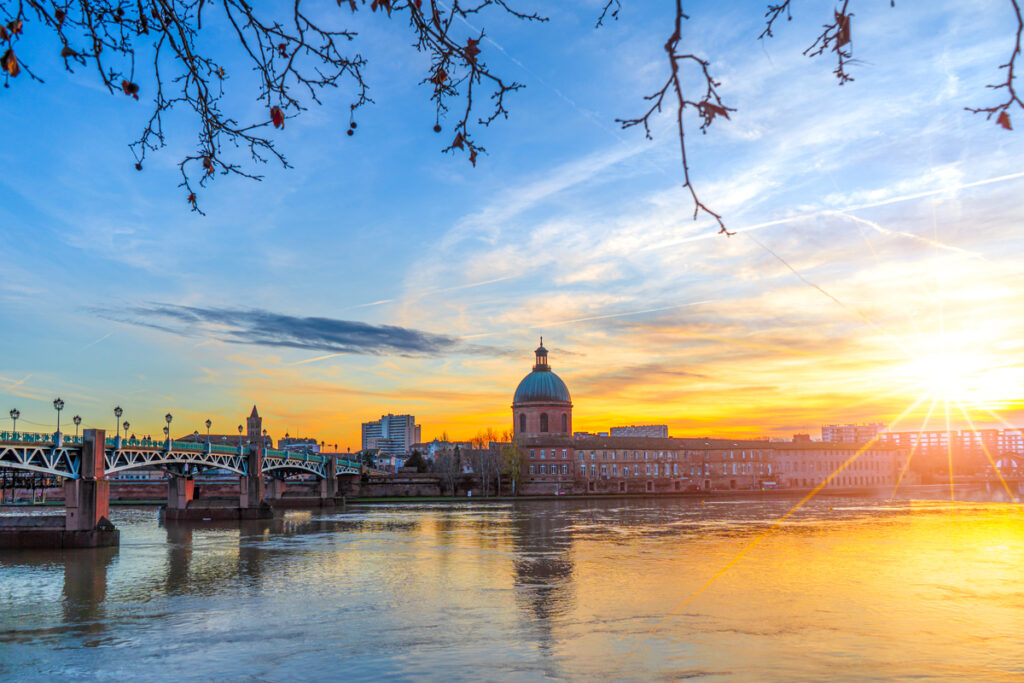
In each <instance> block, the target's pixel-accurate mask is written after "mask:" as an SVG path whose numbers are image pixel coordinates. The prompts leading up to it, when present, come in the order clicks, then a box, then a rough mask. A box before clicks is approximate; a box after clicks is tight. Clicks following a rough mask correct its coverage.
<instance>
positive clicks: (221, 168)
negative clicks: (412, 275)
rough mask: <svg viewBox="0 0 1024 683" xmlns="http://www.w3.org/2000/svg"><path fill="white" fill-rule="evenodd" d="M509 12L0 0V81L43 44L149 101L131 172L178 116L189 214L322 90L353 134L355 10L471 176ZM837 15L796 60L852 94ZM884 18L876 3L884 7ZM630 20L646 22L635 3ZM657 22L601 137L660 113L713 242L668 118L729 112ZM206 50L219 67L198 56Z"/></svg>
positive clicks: (240, 2) (470, 4)
mask: <svg viewBox="0 0 1024 683" xmlns="http://www.w3.org/2000/svg"><path fill="white" fill-rule="evenodd" d="M855 1H856V0H854V2H855ZM1007 1H1008V6H1007V10H1008V13H1007V19H1010V17H1011V14H1010V10H1012V17H1013V19H1014V22H1013V23H1015V24H1016V39H1015V41H1014V43H1013V46H1012V48H1013V49H1012V50H1011V49H1008V50H1007V52H1008V53H1009V58H1008V59H1007V61H1006V63H1005V64H1003V65H1001V66H1000V67H999V68H1000V70H1002V69H1005V76H1006V78H1005V80H999V81H997V82H996V83H994V84H992V85H989V86H988V87H989V88H991V89H992V90H993V92H996V93H998V94H999V96H1000V97H999V98H998V101H997V102H996V103H995V104H993V105H990V106H982V107H976V108H970V109H969V111H972V112H974V113H979V114H985V115H986V117H987V118H989V119H992V118H995V122H996V123H997V124H998V125H1000V126H1002V127H1003V128H1005V129H1007V130H1010V129H1011V128H1012V126H1011V122H1010V110H1011V109H1014V110H1015V111H1016V110H1017V109H1021V108H1024V102H1022V101H1021V99H1020V97H1018V95H1017V92H1016V90H1015V83H1014V69H1015V66H1016V60H1017V58H1018V57H1019V56H1020V54H1021V35H1022V30H1024V20H1022V14H1021V6H1020V4H1019V0H1007ZM524 2H525V0H524ZM513 3H514V0H468V1H467V0H337V7H336V8H335V10H334V11H335V12H336V14H334V15H333V16H332V15H331V14H330V13H325V12H322V11H320V8H321V7H322V5H320V4H317V3H313V2H312V1H311V0H294V1H293V2H290V3H283V2H269V3H261V4H260V6H259V8H258V9H257V8H256V7H254V6H252V5H250V4H249V3H248V2H247V1H246V0H0V18H2V20H3V21H4V23H5V25H4V26H0V42H3V43H6V51H5V52H4V53H3V56H2V57H0V68H2V69H3V72H4V77H5V80H9V79H11V78H14V77H17V76H18V75H19V74H21V73H24V74H26V75H27V76H28V77H29V78H32V79H35V80H41V78H40V76H39V75H38V74H37V73H36V72H35V71H34V70H33V68H32V67H31V66H30V65H29V64H27V63H26V62H25V61H24V60H23V58H22V56H23V52H24V51H22V49H21V48H22V43H23V41H34V42H35V44H36V45H43V44H44V43H45V42H46V41H48V40H49V41H53V50H54V55H56V54H57V53H59V55H60V59H61V60H63V64H64V67H65V68H66V69H67V70H68V71H72V70H73V69H74V67H76V66H82V67H85V66H91V67H94V68H95V70H96V74H97V75H98V76H99V80H100V82H101V83H102V84H103V86H104V87H105V88H106V89H107V90H108V91H109V92H110V93H113V94H121V95H123V96H126V97H130V98H132V99H133V100H138V99H139V98H140V95H141V96H143V97H146V98H150V97H152V105H151V107H152V108H151V110H150V117H149V120H148V122H147V123H146V125H145V127H144V128H143V130H142V132H141V134H140V135H139V137H138V138H137V139H136V140H135V141H134V142H133V143H132V144H131V149H132V152H133V153H134V156H135V167H136V168H137V169H138V170H142V167H143V162H144V161H145V159H146V155H147V154H148V153H150V152H152V151H155V150H157V149H159V148H161V147H163V146H165V144H166V142H167V141H166V131H165V129H164V116H165V115H168V114H169V113H170V112H171V111H172V110H174V109H176V108H179V107H180V108H184V109H186V110H189V111H190V113H191V115H192V117H193V119H194V121H195V124H196V127H197V128H198V138H197V140H196V146H195V148H194V149H193V150H192V151H191V152H190V153H187V154H186V155H185V156H184V157H183V158H182V159H180V160H179V162H178V168H179V171H180V174H181V183H180V187H182V188H183V191H184V193H185V195H186V198H187V201H188V203H189V205H190V206H191V208H192V210H193V211H200V209H199V202H198V198H197V196H196V191H197V189H198V188H199V187H203V186H205V185H206V184H207V183H208V182H209V181H210V180H211V179H213V178H214V177H215V175H217V174H236V175H241V176H244V177H247V178H252V179H259V178H261V176H260V174H259V173H258V172H257V171H256V170H255V168H254V166H256V165H258V164H262V163H266V162H267V161H269V160H273V161H276V162H277V163H280V164H281V165H282V166H284V167H288V165H289V164H288V161H287V160H286V159H285V157H284V155H283V154H281V152H279V151H278V149H277V147H276V145H275V142H274V140H273V138H272V137H271V134H272V133H273V131H272V130H271V127H273V128H274V129H283V128H284V127H285V123H286V121H287V120H288V119H290V118H292V117H295V116H297V115H298V114H299V113H300V112H302V111H303V110H305V109H307V108H308V107H309V106H310V105H311V104H319V103H320V97H321V95H322V94H323V92H324V90H325V89H327V88H337V87H339V86H342V85H344V86H346V87H348V88H350V89H351V90H352V97H351V101H350V103H349V105H348V106H349V128H348V130H347V133H348V134H349V135H353V134H354V133H355V130H356V126H357V122H356V119H355V113H356V112H357V111H358V110H359V109H360V108H361V107H363V106H364V105H366V104H367V103H369V102H371V99H370V97H369V95H368V84H367V82H366V80H365V78H364V68H365V67H366V60H365V59H364V58H363V57H362V56H361V55H360V54H359V53H358V52H355V51H354V50H353V49H352V45H353V41H355V40H356V38H357V34H356V32H355V31H353V30H352V29H351V28H350V22H349V21H348V18H349V17H350V13H353V12H357V11H360V10H366V9H367V8H368V9H369V10H370V11H372V12H376V13H378V16H381V17H384V18H387V19H395V20H396V21H397V20H400V21H402V22H403V23H405V24H406V25H407V30H408V31H409V34H410V36H409V37H411V42H412V46H413V48H414V49H415V50H417V51H419V52H421V53H424V54H426V55H427V56H428V57H429V61H430V66H429V67H427V68H426V70H425V71H424V72H423V73H421V74H420V75H421V76H422V80H421V81H420V83H421V84H422V85H423V86H425V89H426V92H427V93H429V95H428V96H429V99H430V100H431V101H432V102H433V105H434V111H435V115H434V123H433V127H434V131H436V132H438V133H441V132H443V130H444V126H443V125H442V122H445V123H446V124H447V125H448V132H447V134H446V135H445V137H444V138H443V139H444V142H443V143H442V151H443V152H455V151H456V150H457V151H459V152H461V153H464V154H466V156H467V159H468V160H469V162H470V163H471V164H473V165H474V166H475V165H476V162H477V159H478V155H479V154H480V153H482V152H484V151H485V150H484V147H483V146H482V145H481V144H480V143H479V142H477V139H476V129H477V127H478V126H484V127H486V126H489V125H490V124H491V123H493V122H494V121H495V120H497V119H501V118H506V117H507V116H508V114H509V112H508V109H506V102H505V97H506V95H509V94H510V93H514V92H515V91H516V90H519V89H520V88H522V87H523V86H522V84H520V83H517V82H515V81H513V80H510V79H509V78H507V77H505V76H502V75H500V74H498V73H497V72H495V71H493V70H492V69H491V68H490V67H489V66H488V64H487V63H486V61H485V57H486V56H487V54H488V52H489V50H488V48H489V46H488V44H487V43H486V42H485V37H486V35H487V34H486V31H485V30H484V29H483V28H481V29H479V30H477V29H473V28H471V27H472V26H473V25H480V24H481V23H482V22H484V21H486V20H487V19H488V18H493V17H495V16H497V15H506V16H511V17H513V18H515V19H519V20H522V21H523V22H526V23H538V22H545V21H547V20H548V19H547V17H544V16H541V15H540V14H537V13H534V12H530V11H529V10H519V9H517V8H516V7H514V6H513ZM516 4H518V3H516ZM851 4H853V3H851V0H844V1H843V4H842V7H841V8H839V9H835V10H832V13H831V14H826V17H825V22H826V23H825V24H824V25H823V30H822V31H821V32H820V33H819V34H818V35H817V37H816V38H815V39H814V41H813V42H812V43H811V45H810V46H809V47H808V48H807V49H806V50H805V51H804V54H805V55H807V56H809V57H818V56H822V55H831V56H832V57H833V58H834V59H835V60H836V67H835V69H834V70H833V71H834V73H835V75H836V78H837V80H838V82H839V84H840V85H843V84H845V83H849V82H851V81H853V76H852V75H851V74H850V67H851V66H852V65H854V64H856V62H857V60H855V59H854V57H853V38H852V37H853V33H852V30H851V27H852V21H853V16H854V14H853V11H852V10H851ZM894 4H895V0H891V1H890V5H894ZM636 6H637V7H638V8H641V11H646V10H647V6H646V5H644V4H641V3H637V4H636ZM673 9H674V11H673V12H672V15H671V26H667V27H666V34H668V39H667V40H666V41H665V43H664V47H663V49H664V51H665V57H666V61H665V75H664V76H663V79H664V80H663V82H662V85H661V86H660V87H656V88H655V89H654V91H653V92H652V93H651V94H650V95H648V96H647V98H646V100H647V103H646V104H645V105H644V106H645V109H644V110H643V111H642V112H641V114H640V115H638V116H635V117H633V118H622V119H617V122H618V123H619V124H620V125H621V126H622V127H623V128H632V127H642V128H643V131H644V134H645V135H646V137H648V138H650V137H651V125H650V124H651V120H652V118H653V117H654V116H655V115H656V114H657V113H659V112H661V111H663V110H665V109H670V110H672V111H673V113H674V118H675V120H676V128H677V132H678V137H679V145H680V157H681V161H682V176H683V188H685V189H686V190H688V191H689V193H690V196H691V197H692V200H693V206H694V212H693V216H694V218H695V219H696V218H697V217H698V216H699V215H700V214H701V213H703V214H705V215H707V216H709V217H710V218H712V219H714V220H715V221H716V222H717V223H718V225H719V228H720V232H722V233H726V234H729V233H728V231H727V230H726V227H725V222H724V221H723V219H722V217H721V215H720V214H719V213H717V212H715V211H714V210H712V209H711V208H709V207H708V206H706V205H705V204H704V203H703V202H702V201H701V200H700V198H699V197H698V195H697V191H696V189H695V188H694V185H693V182H692V180H691V176H690V165H689V161H688V159H687V147H686V133H685V127H684V114H685V112H686V111H687V110H689V111H690V112H692V113H693V115H695V118H696V121H697V122H699V126H698V127H699V130H700V131H701V132H702V133H704V132H706V131H707V130H708V128H709V127H710V126H711V124H712V123H713V122H714V121H715V120H716V119H728V118H729V112H732V111H735V109H734V108H733V107H730V106H728V105H727V104H726V103H725V101H724V99H723V97H722V94H721V93H720V91H719V86H720V83H719V82H718V81H717V80H715V78H714V76H713V75H712V70H711V61H710V60H709V59H705V58H704V57H702V56H699V55H698V54H697V53H695V52H691V51H688V49H686V48H684V47H683V46H682V33H683V23H684V20H686V19H688V18H689V17H688V15H687V14H686V13H685V12H684V11H683V1H682V0H675V2H674V8H673ZM621 11H622V3H621V0H606V1H605V2H604V4H603V6H602V9H601V12H600V15H599V16H598V17H597V20H596V22H595V28H600V27H601V26H602V25H604V24H605V22H606V21H607V20H612V19H617V18H618V16H619V14H620V12H621ZM819 11H820V10H819ZM783 16H785V17H786V19H790V18H791V0H769V3H768V5H767V11H766V12H765V28H764V30H763V31H762V32H761V34H760V36H759V38H760V39H768V38H771V37H772V36H773V35H774V31H775V30H776V29H777V26H776V23H777V22H778V20H779V19H780V18H781V17H783ZM1013 23H1011V22H1010V21H1007V26H1008V33H1012V32H1013V28H1012V26H1013ZM398 30H399V29H396V33H397V31H398ZM221 33H223V34H227V35H230V36H231V38H230V40H228V41H225V40H223V39H210V36H211V35H212V36H219V35H221ZM407 39H408V38H406V39H403V40H407ZM659 42H660V40H659ZM1007 42H1008V43H1009V41H1007ZM214 45H216V46H217V49H218V50H222V51H223V52H218V53H214V52H211V51H210V50H211V46H214ZM1008 47H1009V46H1008ZM0 49H3V48H2V47H0ZM215 55H216V56H215ZM232 55H233V56H234V57H237V58H239V59H241V61H242V62H243V63H246V64H247V67H248V68H247V69H241V70H239V71H240V72H241V73H228V70H227V68H226V66H225V64H226V63H228V62H229V61H230V59H231V58H232ZM247 71H250V72H251V73H252V77H251V78H249V80H248V81H245V82H243V83H241V84H240V86H239V87H238V88H236V89H235V92H238V91H239V90H241V91H243V92H244V91H246V90H248V91H251V92H252V94H253V95H254V96H255V98H256V99H257V101H259V102H260V103H261V104H262V114H258V115H256V116H254V117H252V118H251V119H248V120H239V119H237V118H236V114H232V113H228V112H227V111H225V110H224V109H222V108H221V106H222V104H223V103H224V97H225V94H226V93H227V85H228V84H230V83H231V82H232V79H235V78H243V77H244V76H245V73H246V72H247ZM5 85H6V82H5ZM694 93H695V94H694ZM236 149H241V150H244V153H247V154H248V155H249V161H248V162H246V161H245V160H244V159H242V160H239V159H237V158H236V157H235V156H234V155H233V154H232V152H233V151H234V150H236ZM200 212H201V211H200Z"/></svg>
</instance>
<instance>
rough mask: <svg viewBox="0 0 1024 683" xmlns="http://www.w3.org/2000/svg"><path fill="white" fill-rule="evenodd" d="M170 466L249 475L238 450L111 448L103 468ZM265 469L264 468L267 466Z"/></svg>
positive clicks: (132, 468) (126, 468)
mask: <svg viewBox="0 0 1024 683" xmlns="http://www.w3.org/2000/svg"><path fill="white" fill-rule="evenodd" d="M167 465H192V466H201V467H207V468H210V469H221V470H228V471H229V472H236V473H238V474H240V475H243V476H244V475H245V474H246V470H247V467H246V458H245V456H244V455H239V454H238V453H216V452H213V453H208V452H207V451H206V450H205V449H203V450H196V451H192V450H188V451H174V450H171V451H168V450H164V449H162V448H161V449H153V448H135V447H131V446H129V447H128V448H119V449H113V448H108V449H107V450H106V452H105V453H104V467H105V469H106V472H107V474H114V473H116V472H124V471H125V470H134V469H139V468H142V467H166V466H167ZM264 469H265V468H264Z"/></svg>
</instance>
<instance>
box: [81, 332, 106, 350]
mask: <svg viewBox="0 0 1024 683" xmlns="http://www.w3.org/2000/svg"><path fill="white" fill-rule="evenodd" d="M112 334H114V333H113V332H107V333H106V334H105V335H103V336H102V337H100V338H99V339H97V340H96V341H94V342H90V343H88V344H86V345H85V346H83V347H82V350H83V351H85V350H86V349H87V348H89V347H90V346H96V345H97V344H99V343H100V342H101V341H103V340H104V339H106V338H107V337H109V336H110V335H112Z"/></svg>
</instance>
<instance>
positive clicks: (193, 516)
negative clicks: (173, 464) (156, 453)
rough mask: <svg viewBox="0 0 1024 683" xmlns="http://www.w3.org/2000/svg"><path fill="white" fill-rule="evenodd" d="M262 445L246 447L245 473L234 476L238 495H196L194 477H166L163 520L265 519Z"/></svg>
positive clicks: (267, 508)
mask: <svg viewBox="0 0 1024 683" xmlns="http://www.w3.org/2000/svg"><path fill="white" fill-rule="evenodd" d="M262 467H263V445H262V444H259V445H257V447H256V448H251V449H249V453H248V455H247V456H246V468H245V471H246V474H244V475H242V476H240V477H239V478H238V495H237V497H230V498H196V497H195V479H193V478H192V477H186V476H180V477H179V476H174V477H171V478H170V479H169V480H168V481H167V507H166V508H165V509H164V519H166V520H171V521H174V520H190V521H204V522H205V521H214V520H231V519H266V518H269V517H273V515H274V513H273V510H271V509H270V506H269V505H267V503H266V502H264V500H263V497H264V482H263V476H262V473H261V471H260V470H261V469H262Z"/></svg>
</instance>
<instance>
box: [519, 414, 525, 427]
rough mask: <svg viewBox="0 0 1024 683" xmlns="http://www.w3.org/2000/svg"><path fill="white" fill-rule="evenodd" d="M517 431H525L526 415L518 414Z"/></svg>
mask: <svg viewBox="0 0 1024 683" xmlns="http://www.w3.org/2000/svg"><path fill="white" fill-rule="evenodd" d="M519 431H521V432H525V431H526V413H519Z"/></svg>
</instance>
